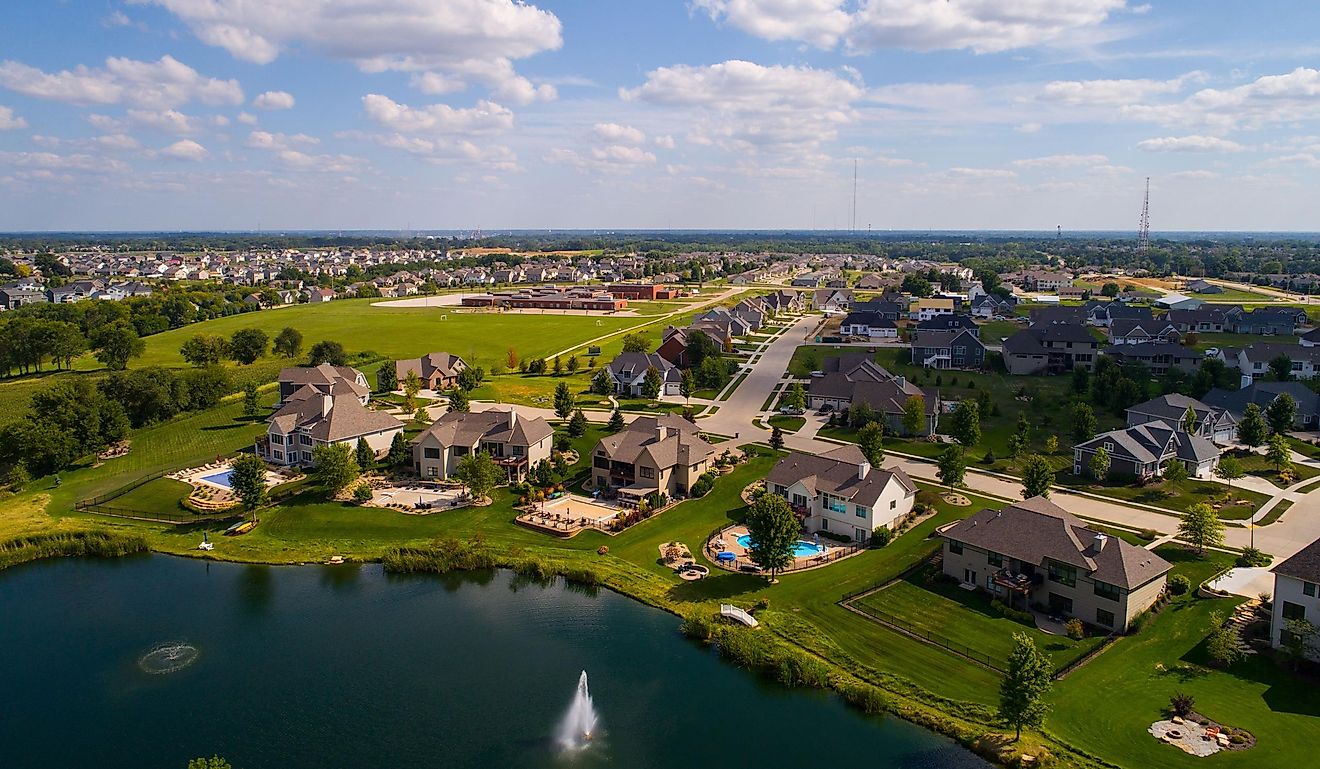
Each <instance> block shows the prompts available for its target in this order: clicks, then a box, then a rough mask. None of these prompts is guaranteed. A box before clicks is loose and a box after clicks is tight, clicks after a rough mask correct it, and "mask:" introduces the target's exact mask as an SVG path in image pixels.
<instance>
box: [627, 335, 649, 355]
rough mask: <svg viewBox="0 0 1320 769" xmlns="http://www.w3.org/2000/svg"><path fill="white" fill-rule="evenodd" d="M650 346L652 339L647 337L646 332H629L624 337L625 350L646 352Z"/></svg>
mask: <svg viewBox="0 0 1320 769" xmlns="http://www.w3.org/2000/svg"><path fill="white" fill-rule="evenodd" d="M650 346H651V341H650V340H649V339H647V338H646V334H628V335H627V336H625V337H624V338H623V351H624V352H646V348H647V347H650Z"/></svg>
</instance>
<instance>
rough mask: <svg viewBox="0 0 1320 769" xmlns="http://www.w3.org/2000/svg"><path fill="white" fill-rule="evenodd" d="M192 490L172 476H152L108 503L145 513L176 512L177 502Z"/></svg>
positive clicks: (188, 485)
mask: <svg viewBox="0 0 1320 769" xmlns="http://www.w3.org/2000/svg"><path fill="white" fill-rule="evenodd" d="M191 491H192V486H191V485H190V484H187V483H184V482H183V481H176V480H175V479H173V478H153V479H152V480H150V481H147V482H146V483H144V484H142V485H141V486H139V487H137V488H136V489H133V490H132V491H130V492H128V493H127V494H124V495H123V496H119V497H115V498H114V500H112V501H111V502H110V503H109V504H110V505H111V506H112V507H116V508H119V509H123V510H139V511H142V512H147V513H173V512H178V511H179V509H180V507H179V502H180V501H182V500H183V498H184V497H186V496H188V494H189V492H191Z"/></svg>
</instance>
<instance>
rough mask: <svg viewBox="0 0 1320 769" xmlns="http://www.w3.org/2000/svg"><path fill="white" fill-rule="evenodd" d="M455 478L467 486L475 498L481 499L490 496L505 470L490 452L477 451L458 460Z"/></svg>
mask: <svg viewBox="0 0 1320 769" xmlns="http://www.w3.org/2000/svg"><path fill="white" fill-rule="evenodd" d="M454 478H455V479H457V480H458V482H459V483H461V484H463V485H464V486H466V487H467V489H468V492H469V493H471V494H472V498H473V499H477V500H480V499H483V498H485V497H487V496H489V495H490V492H491V490H492V489H494V488H495V486H496V484H498V483H499V482H500V481H501V480H502V479H503V471H501V470H500V466H499V465H497V464H495V460H493V459H491V457H490V454H487V453H486V452H484V451H477V452H474V453H471V454H468V455H467V456H465V457H463V458H462V459H460V460H459V461H458V468H457V469H456V470H455V471H454Z"/></svg>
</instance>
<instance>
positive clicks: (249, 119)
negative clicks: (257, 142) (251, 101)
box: [238, 112, 257, 125]
mask: <svg viewBox="0 0 1320 769" xmlns="http://www.w3.org/2000/svg"><path fill="white" fill-rule="evenodd" d="M238 122H240V123H242V124H243V125H256V124H257V116H256V115H253V114H252V113H250V112H240V113H238Z"/></svg>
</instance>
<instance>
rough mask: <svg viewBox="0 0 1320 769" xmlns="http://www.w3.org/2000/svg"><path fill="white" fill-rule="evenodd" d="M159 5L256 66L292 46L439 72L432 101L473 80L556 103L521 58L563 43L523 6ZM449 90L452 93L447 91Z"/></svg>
mask: <svg viewBox="0 0 1320 769" xmlns="http://www.w3.org/2000/svg"><path fill="white" fill-rule="evenodd" d="M144 1H146V2H152V3H154V4H156V5H160V6H162V7H164V8H166V9H168V10H169V11H171V12H172V13H174V14H175V15H176V16H178V17H179V18H180V19H182V20H183V22H184V23H185V24H187V25H188V27H189V29H191V30H192V31H193V33H194V34H195V35H197V37H198V38H199V39H201V40H202V41H203V42H205V43H207V44H209V45H214V46H218V47H220V48H223V49H225V50H226V51H228V52H229V53H230V54H231V55H233V56H234V57H235V58H238V59H242V60H244V61H250V62H254V63H257V64H268V63H270V62H272V61H274V60H275V59H276V58H278V57H279V55H280V54H281V53H282V52H283V51H284V50H286V49H287V48H290V47H293V46H298V47H303V48H308V49H311V50H314V51H316V52H318V53H321V54H323V55H326V56H330V57H333V58H340V59H347V60H350V61H353V62H355V63H357V65H358V66H359V67H360V68H361V69H363V70H364V71H368V72H381V71H385V70H396V71H402V72H416V73H432V74H433V75H434V77H433V78H429V79H423V80H421V81H420V82H421V83H422V84H423V87H425V88H437V87H439V88H447V89H448V90H438V91H437V90H431V91H425V92H427V93H449V92H451V91H453V90H459V89H461V88H463V87H466V85H467V84H468V82H469V81H471V82H477V83H481V84H483V85H486V86H488V87H489V88H491V89H492V90H493V92H494V94H495V96H496V97H497V98H501V99H504V100H505V101H508V102H511V103H526V102H528V101H532V100H536V99H552V98H554V96H555V92H554V88H553V87H552V86H548V85H541V86H536V85H533V84H532V83H531V82H530V81H528V80H527V79H526V78H523V77H522V76H520V75H518V74H517V73H516V72H515V71H514V67H513V63H512V62H513V60H517V59H523V58H527V57H529V56H533V55H535V54H537V53H541V52H543V51H550V50H555V49H557V48H559V47H560V46H561V45H562V44H563V36H562V25H561V24H560V21H559V18H558V17H556V16H555V15H554V14H553V13H550V12H549V11H545V10H542V9H540V8H537V7H536V6H534V5H531V4H529V3H525V2H522V1H521V0H446V1H445V2H435V1H434V0H356V2H353V3H351V4H345V3H343V2H339V1H338V0H280V2H279V3H253V2H249V1H248V0H144ZM441 83H445V84H447V85H441Z"/></svg>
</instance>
